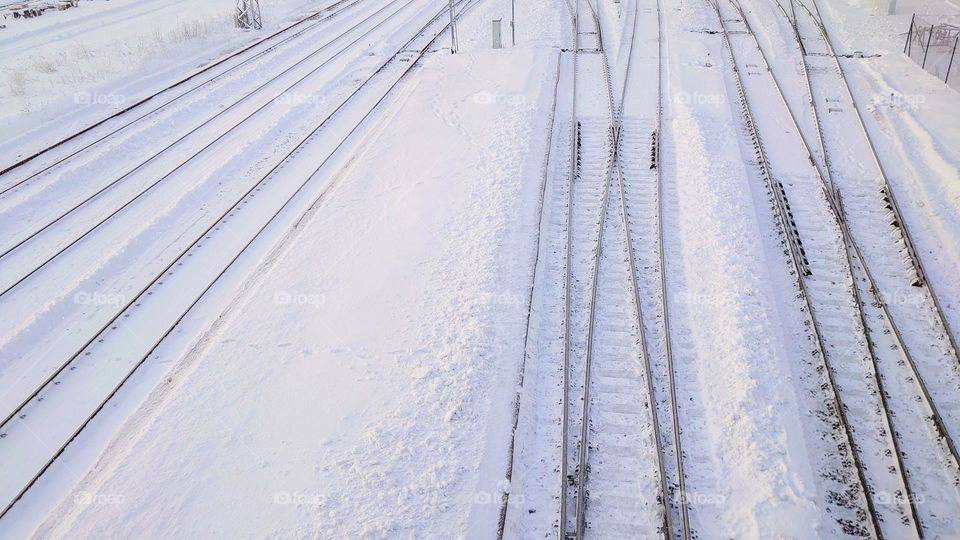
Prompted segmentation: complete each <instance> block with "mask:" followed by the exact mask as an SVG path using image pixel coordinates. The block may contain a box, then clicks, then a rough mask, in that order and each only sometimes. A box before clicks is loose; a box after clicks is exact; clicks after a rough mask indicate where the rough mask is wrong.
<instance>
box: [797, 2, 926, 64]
mask: <svg viewBox="0 0 960 540" xmlns="http://www.w3.org/2000/svg"><path fill="white" fill-rule="evenodd" d="M790 3H791V5H792V4H793V0H791V2H790ZM916 18H917V14H916V13H914V14H913V16H912V17H910V29H909V30H907V42H906V43H904V44H903V52H904V53H905V54H907V55H908V56H909V54H910V53H907V48H908V47H910V37H911V36H913V21H914V19H916Z"/></svg>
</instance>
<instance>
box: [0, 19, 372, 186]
mask: <svg viewBox="0 0 960 540" xmlns="http://www.w3.org/2000/svg"><path fill="white" fill-rule="evenodd" d="M348 1H349V2H351V3H350V4H347V5H346V6H343V7H342V8H340V9H339V10H337V11H335V12H334V13H331V14H329V15H327V16H325V17H322V18H319V19H318V18H317V17H319V15H320V14H321V13H323V12H324V11H328V10H330V9H333V8H334V6H338V5H340V4H343V3H344V2H348ZM360 2H361V0H339V1H338V2H335V3H333V4H331V5H330V6H328V7H326V8H324V9H323V10H321V11H318V12H316V13H314V14H313V15H311V16H310V17H308V18H306V19H303V20H301V21H300V22H298V23H295V24H294V25H293V26H297V25H300V24H302V23H303V22H305V21H308V20H312V21H313V24H311V25H309V26H307V27H306V28H303V29H301V30H299V31H297V32H296V33H295V34H292V35H290V36H287V37H285V38H284V39H282V40H281V41H278V42H277V43H273V44H271V45H270V46H269V47H267V48H265V49H264V50H262V51H259V52H257V53H256V54H255V55H253V56H251V57H249V58H246V59H244V60H243V61H242V62H240V63H238V64H237V65H235V66H231V67H229V68H228V69H226V70H225V71H223V72H221V73H219V74H217V75H215V76H214V77H212V78H210V79H207V80H206V81H203V82H201V83H200V84H198V85H197V86H194V87H193V88H190V89H188V90H186V91H185V92H183V93H181V94H179V95H177V96H176V97H173V98H171V99H169V100H167V101H166V102H164V103H162V104H161V105H158V106H157V107H156V108H154V109H153V110H151V111H149V112H146V113H144V114H142V115H140V116H138V117H137V118H134V119H133V120H131V121H130V122H128V123H126V124H124V125H122V126H119V127H117V128H115V129H114V130H113V131H110V132H109V133H107V134H105V135H103V136H101V137H100V138H99V139H96V140H95V141H92V142H90V143H88V144H86V145H85V146H82V147H80V148H78V149H77V150H74V151H73V152H70V153H68V154H67V155H66V156H63V157H61V158H59V159H57V160H56V161H54V162H53V163H51V164H49V165H47V166H44V167H42V168H40V169H39V170H37V171H35V172H33V173H30V174H29V175H28V176H26V177H24V178H22V179H20V180H18V181H16V182H14V183H13V184H11V185H9V186H6V187H3V188H0V196H3V195H4V194H6V193H8V192H10V191H13V190H16V188H18V187H20V186H21V185H23V184H25V183H27V182H29V181H30V180H32V179H34V178H36V177H37V176H40V175H41V174H43V173H45V172H47V171H49V170H51V169H53V168H54V167H56V166H58V165H60V164H61V163H63V162H65V161H67V160H69V159H70V158H72V157H74V156H76V155H78V154H80V153H82V152H84V151H86V150H89V149H90V148H92V147H94V146H96V145H97V144H99V143H101V142H103V141H104V140H106V139H109V138H110V137H112V136H114V135H116V134H117V133H120V132H121V131H124V130H126V129H127V128H129V127H132V126H134V125H136V124H137V123H138V122H139V121H141V120H143V119H144V118H147V117H150V116H153V115H154V114H156V113H157V112H159V111H160V110H162V109H164V108H166V107H167V106H168V105H170V104H172V103H174V102H176V101H179V100H180V99H181V98H183V97H186V96H189V95H191V94H193V93H194V92H196V91H198V90H200V89H201V88H203V87H205V86H207V85H209V84H211V83H213V82H215V81H217V80H218V79H220V78H221V77H224V76H226V75H229V74H231V73H232V72H233V71H234V70H237V69H239V68H241V67H243V66H245V65H247V64H249V63H251V62H253V61H254V60H257V59H259V58H261V57H263V56H265V55H266V54H268V53H269V52H271V51H273V50H275V49H276V48H277V47H280V46H281V45H283V44H285V43H288V42H290V41H292V40H294V39H296V38H298V37H300V36H301V35H303V34H304V33H306V32H309V31H310V30H312V29H314V28H316V27H317V26H319V25H320V24H321V23H323V22H326V21H328V20H330V19H332V18H334V17H336V16H337V15H340V14H341V13H343V12H345V11H347V10H348V9H349V8H351V7H353V6H356V5H358V4H359V3H360ZM292 28H293V27H292V26H291V27H287V28H286V29H284V30H281V31H280V32H277V33H276V34H273V35H272V36H269V37H267V38H264V40H268V39H271V38H273V37H276V36H277V35H279V34H281V33H283V32H286V31H288V30H290V29H292ZM264 40H260V41H258V42H257V43H255V44H254V45H253V46H256V45H261V44H263V41H264ZM248 49H249V47H248V48H246V49H243V50H242V51H240V52H239V53H236V54H241V53H243V52H246V51H247V50H248ZM236 54H235V55H236ZM235 55H231V56H229V57H227V58H226V59H225V60H229V59H232V58H233V57H234V56H235ZM225 60H220V61H218V62H217V63H214V64H211V65H209V66H206V67H205V68H204V69H203V70H201V71H199V72H197V73H195V74H194V75H191V77H190V78H192V77H195V76H197V75H199V74H201V73H203V72H205V71H207V70H209V69H211V68H214V67H217V66H218V65H219V64H220V63H223V62H224V61H225ZM186 80H188V79H184V80H183V81H180V82H179V83H177V85H179V84H181V83H183V82H185V81H186ZM172 88H173V87H168V88H165V89H163V90H161V91H160V92H158V93H157V94H154V96H153V97H155V96H157V95H159V94H162V93H165V92H168V91H169V90H171V89H172ZM148 99H150V98H148ZM144 102H145V101H141V102H138V103H137V104H135V105H133V107H137V106H138V105H140V104H141V103H144ZM129 110H130V108H129V107H128V108H127V109H124V110H123V111H121V112H119V113H116V115H114V116H111V117H109V118H107V119H105V120H103V121H102V122H99V123H97V124H95V125H93V126H91V127H89V128H87V129H86V130H84V131H83V132H81V133H78V134H77V135H75V136H79V135H81V134H83V133H85V132H87V131H89V130H92V129H93V128H95V127H98V126H99V125H100V124H102V123H103V122H106V121H108V120H111V119H113V118H114V117H116V116H117V115H120V114H123V113H125V112H127V111H129ZM68 140H69V139H68ZM63 142H66V140H65V141H62V142H61V143H57V144H56V145H54V146H51V147H49V148H47V149H46V150H43V151H42V152H48V151H50V150H52V149H53V148H56V147H57V146H60V145H61V144H62V143H63ZM3 174H4V172H0V177H2V176H3Z"/></svg>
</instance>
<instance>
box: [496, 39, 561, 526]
mask: <svg viewBox="0 0 960 540" xmlns="http://www.w3.org/2000/svg"><path fill="white" fill-rule="evenodd" d="M562 73H563V53H562V52H559V51H558V53H557V76H556V79H554V84H553V106H552V108H551V109H550V119H549V121H548V122H547V152H546V156H545V157H544V163H543V177H542V178H541V179H540V198H539V201H538V209H537V214H538V216H539V219H538V220H537V235H536V240H535V242H534V249H533V252H534V260H533V273H532V276H533V277H532V279H531V283H530V294H529V295H528V297H527V315H526V321H525V323H524V332H523V358H522V360H521V361H520V369H519V373H518V374H517V392H516V394H515V395H514V403H513V422H512V426H511V429H510V449H509V451H508V457H507V471H506V474H505V475H504V478H505V480H506V481H507V485H509V484H510V482H512V481H513V465H514V464H513V461H514V456H515V455H516V441H517V426H519V424H520V402H521V399H522V391H523V383H524V380H525V378H526V368H527V352H528V350H529V347H530V323H531V320H532V315H533V297H534V293H535V291H536V288H537V273H538V272H539V269H540V250H541V246H542V245H543V242H542V239H543V229H544V226H545V224H544V222H543V218H544V214H545V212H544V210H543V209H544V205H545V201H546V198H547V184H548V178H549V176H550V161H551V157H552V154H553V144H554V142H553V139H554V136H553V135H554V124H555V122H556V117H557V101H558V99H559V96H560V78H561V76H562ZM510 492H511V490H509V489H508V490H505V491H504V493H503V503H502V504H501V506H500V520H499V524H498V525H497V539H498V540H503V534H504V530H505V529H506V525H507V509H508V507H509V505H510Z"/></svg>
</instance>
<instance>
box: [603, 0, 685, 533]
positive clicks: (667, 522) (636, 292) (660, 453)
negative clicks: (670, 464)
mask: <svg viewBox="0 0 960 540" xmlns="http://www.w3.org/2000/svg"><path fill="white" fill-rule="evenodd" d="M633 6H634V10H633V11H634V16H633V28H632V32H631V37H630V47H629V49H628V50H627V65H626V69H625V70H624V76H623V86H622V88H621V90H620V102H619V104H618V105H619V118H618V120H617V126H618V129H619V130H620V131H621V132H622V130H623V117H624V114H625V113H624V110H625V104H626V98H627V86H628V85H629V81H630V68H631V66H632V64H633V50H634V44H635V43H636V39H637V27H638V25H637V20H638V19H639V18H640V8H639V0H634V2H633ZM659 19H660V2H659V0H657V21H658V22H659ZM657 30H658V32H657V106H658V108H659V106H660V99H659V98H660V70H661V69H662V66H661V64H660V56H659V53H660V40H661V39H662V35H661V34H660V32H659V27H658V29H657ZM656 126H657V128H656V129H657V131H658V132H659V131H660V114H659V112H657V122H656ZM620 140H621V139H619V138H618V139H617V143H618V144H617V146H615V147H614V150H615V154H614V163H615V164H616V171H617V186H618V188H619V192H620V207H621V208H622V210H623V212H622V216H623V230H624V232H625V237H626V245H627V260H628V262H629V267H630V268H629V269H630V286H631V288H632V289H633V306H634V309H635V310H636V313H637V330H638V332H639V333H640V349H641V351H642V353H641V354H642V355H643V359H642V365H643V373H644V378H645V379H646V382H647V384H646V386H647V395H648V396H649V398H650V420H651V424H653V440H654V446H655V449H656V453H657V470H658V472H659V476H660V486H659V487H660V493H659V497H658V498H659V500H660V521H661V527H662V535H661V536H662V537H663V538H664V540H667V539H668V538H670V537H672V536H673V523H672V522H673V520H672V519H671V517H672V516H671V514H672V512H671V510H670V493H669V487H668V486H669V485H670V483H669V481H668V480H667V471H666V464H665V463H664V462H665V459H664V455H665V452H664V450H663V439H662V437H663V435H662V434H661V431H660V418H659V413H658V407H657V395H656V391H655V389H654V384H653V367H652V365H651V363H652V361H651V355H650V344H649V342H648V340H647V332H646V329H645V327H644V324H643V306H642V302H641V301H640V284H639V280H638V278H637V268H636V262H635V259H634V251H633V238H632V237H633V235H631V234H630V223H629V218H628V215H629V207H628V205H627V199H626V194H625V190H624V187H623V177H624V174H623V166H622V163H621V162H620V153H621V152H620V145H619V142H620ZM657 204H658V205H659V200H658V201H657ZM660 256H661V257H662V256H663V254H662V253H660ZM671 403H673V400H672V399H671ZM673 429H674V431H675V430H676V426H674V428H673ZM679 455H680V454H679V452H677V456H679ZM678 471H679V474H680V475H681V476H682V475H683V469H682V467H680V465H679V463H678ZM681 504H683V502H682V498H681ZM684 506H685V505H684ZM685 529H686V527H685Z"/></svg>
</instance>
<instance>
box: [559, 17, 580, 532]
mask: <svg viewBox="0 0 960 540" xmlns="http://www.w3.org/2000/svg"><path fill="white" fill-rule="evenodd" d="M568 2H569V0H568ZM572 19H573V81H572V85H573V89H572V92H573V93H572V96H573V98H572V105H571V107H570V110H571V112H572V114H571V117H572V118H571V119H572V124H571V126H570V128H571V136H570V174H569V175H568V176H567V223H566V226H567V239H566V240H567V241H566V247H567V252H566V257H565V262H564V266H565V268H564V293H563V302H564V308H563V309H564V310H563V313H564V315H563V377H562V382H563V398H562V407H561V409H562V410H561V413H560V425H561V429H560V517H559V522H558V527H557V530H558V532H559V534H558V538H559V540H567V485H568V483H569V480H568V479H567V476H568V465H567V462H568V460H569V455H568V448H567V446H568V441H569V440H570V433H569V431H570V310H571V307H570V291H571V290H572V288H573V287H572V278H571V273H572V271H571V267H572V264H573V260H572V256H571V249H572V246H573V202H574V201H573V187H574V183H575V181H576V177H577V173H578V170H579V165H580V160H579V158H578V154H579V152H580V124H579V122H578V120H577V63H578V59H579V56H580V2H579V0H577V1H576V4H575V5H574V6H573V16H572Z"/></svg>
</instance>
